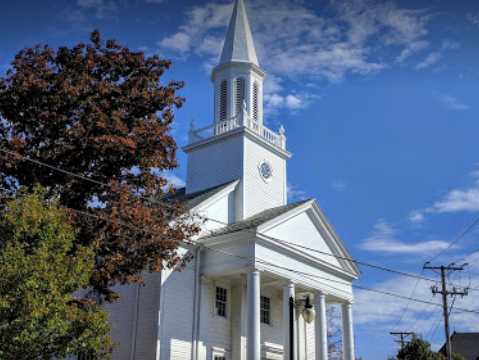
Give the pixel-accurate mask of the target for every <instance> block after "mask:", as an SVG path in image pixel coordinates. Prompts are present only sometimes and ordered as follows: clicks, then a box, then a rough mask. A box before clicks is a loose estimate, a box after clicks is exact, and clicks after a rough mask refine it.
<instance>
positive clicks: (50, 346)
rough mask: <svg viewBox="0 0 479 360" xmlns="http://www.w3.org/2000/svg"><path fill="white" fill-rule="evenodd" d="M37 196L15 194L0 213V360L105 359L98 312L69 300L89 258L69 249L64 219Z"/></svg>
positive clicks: (88, 269) (107, 344)
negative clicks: (76, 356) (80, 356)
mask: <svg viewBox="0 0 479 360" xmlns="http://www.w3.org/2000/svg"><path fill="white" fill-rule="evenodd" d="M44 195H45V194H44V192H43V191H41V190H40V189H39V188H36V189H35V190H34V192H33V193H32V194H28V195H26V194H19V195H18V197H17V198H16V199H15V200H10V201H7V202H5V203H4V206H3V209H2V211H1V212H0V274H1V276H0V359H2V360H32V359H54V358H63V357H66V356H68V355H73V354H78V353H86V354H89V355H91V356H92V358H95V359H104V358H108V357H109V352H110V348H111V340H110V338H109V325H108V320H107V314H106V312H105V311H104V310H102V309H101V308H100V307H99V306H98V305H97V304H96V302H90V301H88V300H87V299H78V298H77V297H75V296H74V294H75V293H76V292H78V291H81V290H82V288H83V287H86V286H87V285H88V284H89V278H90V276H91V273H92V271H93V268H94V252H93V251H92V250H91V249H90V248H88V247H83V246H78V245H76V244H75V231H74V228H73V227H72V225H71V221H70V217H69V216H68V214H67V213H66V212H65V211H64V210H62V209H60V208H59V207H58V203H57V202H47V201H46V200H45V198H44ZM73 250H75V251H73ZM73 252H74V253H75V255H74V256H73V255H72V254H73Z"/></svg>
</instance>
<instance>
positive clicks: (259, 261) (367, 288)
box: [68, 208, 479, 315]
mask: <svg viewBox="0 0 479 360" xmlns="http://www.w3.org/2000/svg"><path fill="white" fill-rule="evenodd" d="M68 210H70V211H73V212H78V213H79V214H80V215H85V216H89V217H92V218H96V219H100V220H103V221H112V222H114V223H116V224H119V225H122V226H126V225H125V224H121V223H119V222H117V221H115V220H111V219H105V218H104V217H98V216H95V215H92V214H90V213H87V212H83V211H78V210H75V209H71V208H68ZM133 229H135V228H133ZM143 232H145V231H143ZM185 243H186V244H188V245H194V246H198V245H199V246H202V247H203V248H205V249H207V250H211V251H213V252H217V253H220V254H223V255H226V256H231V257H235V258H240V259H243V260H248V261H251V262H258V263H260V264H263V265H266V266H271V267H274V268H277V269H281V270H286V271H289V272H292V273H296V274H298V275H301V276H306V277H309V278H310V279H321V280H326V281H329V282H333V283H338V284H341V285H348V286H352V287H353V288H356V289H359V290H364V291H368V292H373V293H377V294H382V295H386V296H390V297H394V298H398V299H402V300H409V301H414V302H417V303H421V304H429V305H433V306H438V307H441V306H442V305H441V304H439V303H435V302H432V301H428V300H424V299H417V298H412V297H408V296H405V295H401V294H397V293H394V292H391V291H386V290H379V289H374V288H369V287H365V286H361V285H355V284H351V283H347V282H343V281H340V280H337V279H331V278H328V277H324V276H321V275H317V274H311V273H306V272H302V271H298V270H295V269H291V268H288V267H283V266H279V265H277V264H273V263H271V262H268V261H266V260H263V259H261V258H255V257H245V256H242V255H237V254H231V253H228V252H226V251H224V250H220V249H216V248H212V247H209V246H206V245H204V244H202V243H198V242H197V241H196V242H195V241H186V242H185ZM328 286H329V287H330V288H331V289H334V290H337V291H343V290H341V289H338V288H335V287H333V286H331V285H329V284H328ZM455 311H459V312H465V313H471V314H477V315H479V311H478V310H472V309H465V308H459V307H456V308H455Z"/></svg>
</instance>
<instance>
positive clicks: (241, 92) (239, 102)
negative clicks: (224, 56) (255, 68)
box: [236, 78, 246, 114]
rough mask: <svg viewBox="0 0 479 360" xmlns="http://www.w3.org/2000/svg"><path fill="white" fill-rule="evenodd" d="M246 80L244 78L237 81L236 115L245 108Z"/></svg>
mask: <svg viewBox="0 0 479 360" xmlns="http://www.w3.org/2000/svg"><path fill="white" fill-rule="evenodd" d="M245 88H246V87H245V80H244V79H243V78H238V79H236V113H237V114H238V113H239V112H240V111H241V109H242V108H243V102H244V99H245Z"/></svg>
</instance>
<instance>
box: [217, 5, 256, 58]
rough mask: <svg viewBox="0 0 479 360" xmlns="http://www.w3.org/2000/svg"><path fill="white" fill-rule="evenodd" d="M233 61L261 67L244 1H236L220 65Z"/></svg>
mask: <svg viewBox="0 0 479 360" xmlns="http://www.w3.org/2000/svg"><path fill="white" fill-rule="evenodd" d="M232 61H240V62H248V63H252V64H254V65H256V66H259V63H258V57H257V56H256V50H255V47H254V41H253V35H252V33H251V28H250V25H249V21H248V15H247V13H246V7H245V4H244V1H243V0H236V3H235V7H234V10H233V16H232V17H231V21H230V25H229V28H228V33H227V35H226V40H225V44H224V47H223V52H222V54H221V60H220V64H226V63H229V62H232Z"/></svg>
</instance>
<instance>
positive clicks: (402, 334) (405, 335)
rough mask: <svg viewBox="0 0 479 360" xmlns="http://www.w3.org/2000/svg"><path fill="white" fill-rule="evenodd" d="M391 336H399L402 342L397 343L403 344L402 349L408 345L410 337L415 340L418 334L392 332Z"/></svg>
mask: <svg viewBox="0 0 479 360" xmlns="http://www.w3.org/2000/svg"><path fill="white" fill-rule="evenodd" d="M389 334H391V335H392V336H399V339H400V340H395V341H396V342H397V343H399V344H401V349H402V348H403V347H404V345H406V340H407V338H408V337H410V336H412V337H413V338H414V337H415V336H416V333H414V332H410V331H397V332H394V331H391V332H390V333H389Z"/></svg>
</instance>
